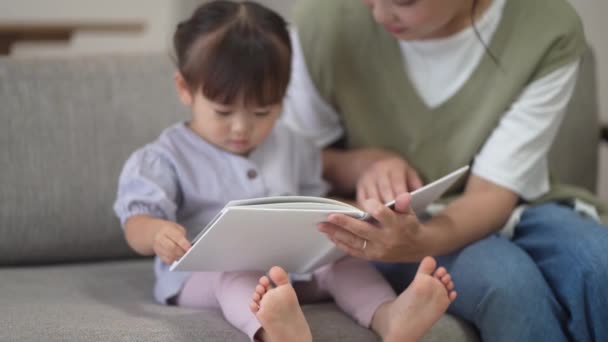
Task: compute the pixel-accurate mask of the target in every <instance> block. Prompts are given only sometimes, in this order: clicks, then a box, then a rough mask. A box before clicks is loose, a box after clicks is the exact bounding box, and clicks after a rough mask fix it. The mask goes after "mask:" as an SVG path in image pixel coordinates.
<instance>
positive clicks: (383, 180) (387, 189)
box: [376, 173, 395, 202]
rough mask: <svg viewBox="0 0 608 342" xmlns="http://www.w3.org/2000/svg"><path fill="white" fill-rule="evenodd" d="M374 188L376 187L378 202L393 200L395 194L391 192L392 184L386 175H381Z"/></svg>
mask: <svg viewBox="0 0 608 342" xmlns="http://www.w3.org/2000/svg"><path fill="white" fill-rule="evenodd" d="M376 186H377V187H378V190H377V192H378V194H379V196H380V197H379V198H378V199H379V200H380V201H382V202H390V201H392V200H393V199H395V193H394V192H393V186H394V184H393V183H392V182H391V179H390V178H389V175H388V173H381V174H379V175H378V177H377V179H376Z"/></svg>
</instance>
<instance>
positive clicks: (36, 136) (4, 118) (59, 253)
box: [0, 55, 188, 265]
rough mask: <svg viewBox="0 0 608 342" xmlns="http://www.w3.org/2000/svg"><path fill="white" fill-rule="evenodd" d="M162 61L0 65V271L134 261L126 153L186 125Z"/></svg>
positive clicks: (75, 60)
mask: <svg viewBox="0 0 608 342" xmlns="http://www.w3.org/2000/svg"><path fill="white" fill-rule="evenodd" d="M172 77H173V68H172V66H171V63H170V60H169V58H168V57H167V56H162V55H158V56H122V57H120V56H112V57H110V56H105V57H78V58H73V59H71V58H70V59H57V60H53V59H50V60H47V59H45V60H44V61H41V60H15V59H7V58H3V59H0V104H1V105H0V122H2V124H1V125H0V146H2V148H1V149H0V170H1V171H0V236H2V239H0V265H9V264H24V263H53V262H62V261H82V260H93V259H101V258H117V257H124V256H132V252H131V251H130V250H129V248H128V247H127V245H126V243H125V241H124V238H123V236H122V231H121V229H120V227H119V224H118V220H117V219H116V218H115V217H114V214H113V211H112V203H113V201H114V198H115V195H116V186H117V180H118V175H119V172H120V170H121V168H122V165H123V163H124V161H125V160H126V158H127V157H128V155H129V154H130V153H131V152H132V151H133V150H135V148H136V147H139V146H141V145H143V144H145V143H147V142H149V141H151V140H153V139H154V138H155V137H157V136H158V135H159V134H160V132H161V130H162V129H163V128H165V127H167V126H169V125H170V124H171V123H174V122H176V121H178V120H183V119H185V118H187V117H188V113H187V111H186V110H185V109H184V108H183V107H182V106H181V105H180V104H179V102H178V100H177V96H176V95H175V91H174V89H173V86H172V84H173V83H172Z"/></svg>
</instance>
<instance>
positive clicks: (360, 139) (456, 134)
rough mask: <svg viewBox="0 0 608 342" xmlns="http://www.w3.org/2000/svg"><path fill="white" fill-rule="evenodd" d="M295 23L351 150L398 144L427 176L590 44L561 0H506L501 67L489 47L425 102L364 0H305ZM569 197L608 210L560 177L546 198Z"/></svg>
mask: <svg viewBox="0 0 608 342" xmlns="http://www.w3.org/2000/svg"><path fill="white" fill-rule="evenodd" d="M295 24H296V25H297V29H298V36H299V38H300V43H301V45H302V49H303V52H304V58H305V60H306V64H307V67H308V70H309V73H310V76H311V78H312V81H313V83H314V84H315V86H316V87H317V89H318V90H319V93H320V95H321V96H322V97H323V98H324V99H325V100H326V101H327V102H328V103H330V104H331V105H332V106H333V107H334V108H335V109H336V110H337V112H338V113H340V115H341V120H342V123H343V126H344V128H345V132H346V136H345V138H346V144H347V147H354V148H356V147H370V146H374V147H382V148H386V149H389V150H392V151H396V152H398V153H400V154H401V155H402V156H403V157H404V158H405V159H406V160H408V161H409V162H410V163H411V164H412V165H413V167H415V168H416V170H417V171H418V172H419V174H420V175H421V177H422V178H423V180H424V181H425V182H429V181H432V180H435V179H437V178H439V177H441V176H443V175H445V174H447V173H449V172H450V171H453V170H455V169H457V168H458V167H460V166H463V165H467V164H470V163H472V161H473V159H474V156H475V155H476V154H477V153H478V152H479V150H480V149H481V147H482V146H483V144H484V143H485V141H486V140H487V139H488V137H489V136H490V134H491V133H492V131H493V130H494V128H495V127H496V126H497V125H498V122H499V120H500V119H501V117H502V116H503V114H504V113H505V112H506V111H507V110H508V109H509V108H510V106H511V105H512V104H513V102H514V101H515V100H516V99H517V98H518V96H519V95H520V93H521V92H522V90H523V89H524V88H525V87H526V86H527V85H528V84H530V83H531V82H533V81H535V80H537V79H539V78H542V77H543V76H545V75H547V74H549V73H551V72H552V71H554V70H556V69H558V68H560V67H563V66H565V65H566V64H568V63H571V62H574V61H575V60H577V59H578V58H580V56H581V55H582V54H583V52H584V51H585V48H586V43H585V38H584V34H583V30H582V24H581V22H580V20H579V18H578V16H577V15H576V13H575V12H574V10H573V9H572V8H571V6H570V5H569V4H568V3H567V2H566V1H565V0H507V2H506V4H505V8H504V12H503V15H502V20H501V22H500V23H499V26H498V28H497V30H496V32H495V34H494V37H493V39H492V41H491V42H490V44H489V48H490V50H491V51H492V53H493V54H494V55H495V56H496V57H497V58H498V61H499V65H496V63H494V61H493V60H492V59H491V58H490V56H489V55H488V54H486V55H485V56H484V57H483V58H482V60H481V62H480V64H479V65H478V66H477V68H476V70H475V71H474V72H473V74H472V75H471V77H470V79H469V80H468V81H467V82H466V83H465V84H464V85H463V86H462V88H461V89H460V90H459V91H458V92H457V93H456V94H455V95H453V96H452V97H451V98H450V99H448V100H447V101H446V102H444V103H443V104H441V105H440V106H439V107H437V108H429V107H428V106H427V105H426V104H425V103H424V102H423V100H422V99H421V98H420V97H419V95H418V93H417V92H416V90H415V88H414V86H413V84H412V83H411V81H410V80H409V78H408V76H407V73H406V69H405V66H404V63H403V55H402V53H401V50H400V47H399V44H398V41H397V40H396V39H395V38H394V37H392V36H391V35H390V34H389V33H388V32H386V31H385V30H384V29H383V28H382V27H381V26H380V25H377V24H376V23H375V22H374V20H373V17H372V13H371V11H370V10H369V9H368V8H367V7H366V6H365V5H364V4H363V3H362V1H360V0H304V1H302V2H301V3H300V4H299V6H298V7H297V8H296V11H295ZM455 191H456V192H458V191H462V184H461V186H460V188H459V189H455ZM573 197H577V198H580V199H583V200H585V201H588V202H591V203H593V204H595V205H596V206H598V207H600V210H601V209H603V208H602V205H601V203H599V202H598V201H597V200H596V199H595V197H594V196H592V195H591V194H589V193H588V192H586V191H583V190H581V189H578V188H573V187H565V186H563V185H560V184H558V183H557V182H555V181H554V182H552V188H551V191H550V193H549V194H548V195H546V196H544V197H543V198H542V199H541V200H540V201H547V200H555V199H568V198H573ZM606 218H608V216H607V217H606Z"/></svg>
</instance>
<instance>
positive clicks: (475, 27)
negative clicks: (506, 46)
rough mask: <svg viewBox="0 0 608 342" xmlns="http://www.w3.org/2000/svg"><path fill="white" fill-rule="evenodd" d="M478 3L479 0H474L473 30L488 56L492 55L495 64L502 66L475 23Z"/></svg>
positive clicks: (472, 12) (472, 13) (472, 7)
mask: <svg viewBox="0 0 608 342" xmlns="http://www.w3.org/2000/svg"><path fill="white" fill-rule="evenodd" d="M478 5H479V0H473V5H472V6H471V25H473V31H475V35H476V36H477V39H478V40H479V41H480V42H481V44H483V47H484V48H485V50H486V53H487V54H488V56H490V58H491V59H492V61H493V62H494V64H496V65H497V66H499V67H500V62H499V61H498V58H496V56H495V55H494V54H493V53H492V50H490V47H489V46H488V44H487V43H486V42H485V41H484V40H483V38H482V37H481V34H480V33H479V30H478V29H477V26H476V25H475V12H476V11H477V6H478Z"/></svg>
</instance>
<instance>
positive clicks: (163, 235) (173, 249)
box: [152, 221, 191, 265]
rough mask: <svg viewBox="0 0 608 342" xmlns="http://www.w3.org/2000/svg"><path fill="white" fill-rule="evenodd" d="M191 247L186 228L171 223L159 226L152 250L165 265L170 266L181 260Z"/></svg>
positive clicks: (166, 222)
mask: <svg viewBox="0 0 608 342" xmlns="http://www.w3.org/2000/svg"><path fill="white" fill-rule="evenodd" d="M190 247H191V246H190V242H189V241H188V239H186V229H184V227H182V226H180V225H179V224H177V223H174V222H170V221H162V223H160V224H159V226H158V227H157V231H156V234H155V235H154V244H153V246H152V249H153V250H154V253H155V254H156V255H158V257H160V259H161V260H162V261H163V262H164V263H165V264H167V265H170V264H172V263H173V262H174V261H175V260H178V259H179V258H181V257H182V256H183V255H184V254H185V253H186V252H187V251H188V249H190Z"/></svg>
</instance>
